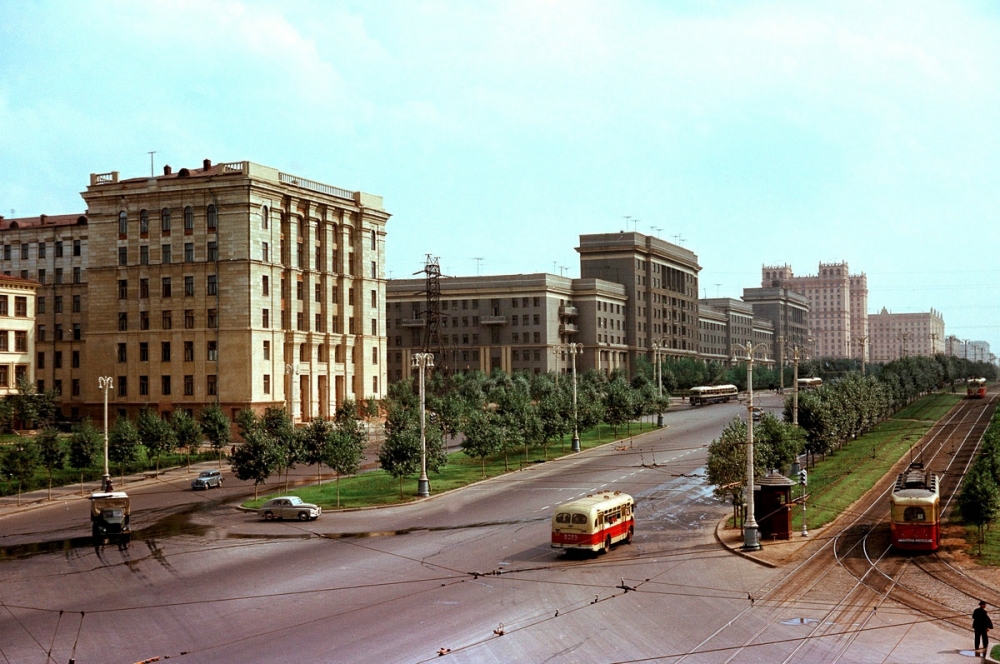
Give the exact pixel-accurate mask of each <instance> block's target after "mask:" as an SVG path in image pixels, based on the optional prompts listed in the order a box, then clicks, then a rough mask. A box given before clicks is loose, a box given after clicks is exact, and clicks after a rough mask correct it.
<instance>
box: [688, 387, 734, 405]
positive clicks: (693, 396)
mask: <svg viewBox="0 0 1000 664" xmlns="http://www.w3.org/2000/svg"><path fill="white" fill-rule="evenodd" d="M739 396H740V391H739V389H737V387H736V386H735V385H700V386H698V387H692V388H691V389H690V390H689V391H688V400H689V401H690V402H691V405H692V406H704V405H705V404H709V403H724V402H727V401H729V400H730V399H736V398H738V397H739Z"/></svg>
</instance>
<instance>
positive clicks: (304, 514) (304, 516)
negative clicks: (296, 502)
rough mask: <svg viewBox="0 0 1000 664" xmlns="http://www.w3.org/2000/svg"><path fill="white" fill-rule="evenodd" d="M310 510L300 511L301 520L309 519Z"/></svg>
mask: <svg viewBox="0 0 1000 664" xmlns="http://www.w3.org/2000/svg"><path fill="white" fill-rule="evenodd" d="M308 520H309V512H299V521H308Z"/></svg>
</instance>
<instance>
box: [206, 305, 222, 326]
mask: <svg viewBox="0 0 1000 664" xmlns="http://www.w3.org/2000/svg"><path fill="white" fill-rule="evenodd" d="M206 318H207V320H206V321H205V326H206V327H208V328H212V329H214V328H217V327H219V310H218V309H209V310H208V315H207V316H206Z"/></svg>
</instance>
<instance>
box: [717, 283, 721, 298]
mask: <svg viewBox="0 0 1000 664" xmlns="http://www.w3.org/2000/svg"><path fill="white" fill-rule="evenodd" d="M721 285H722V284H715V297H719V286H721Z"/></svg>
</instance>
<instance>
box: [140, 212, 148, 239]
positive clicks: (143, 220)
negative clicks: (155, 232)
mask: <svg viewBox="0 0 1000 664" xmlns="http://www.w3.org/2000/svg"><path fill="white" fill-rule="evenodd" d="M139 233H140V235H146V234H147V233H149V212H148V211H147V210H139Z"/></svg>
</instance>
